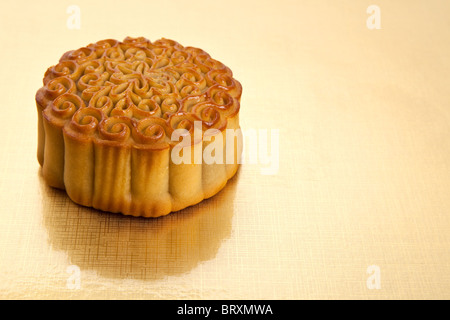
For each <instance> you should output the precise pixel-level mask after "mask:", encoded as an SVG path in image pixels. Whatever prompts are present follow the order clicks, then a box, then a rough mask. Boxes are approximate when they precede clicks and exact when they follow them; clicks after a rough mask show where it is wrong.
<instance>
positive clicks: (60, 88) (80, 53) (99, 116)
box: [36, 37, 242, 145]
mask: <svg viewBox="0 0 450 320" xmlns="http://www.w3.org/2000/svg"><path fill="white" fill-rule="evenodd" d="M43 82H44V86H43V87H42V88H41V89H40V90H39V91H38V94H37V96H36V101H37V103H38V106H40V108H41V110H42V111H44V112H46V113H49V114H51V117H52V118H53V119H55V121H59V123H61V121H63V122H69V125H70V127H71V128H72V129H73V130H75V131H77V132H78V133H79V134H80V135H81V136H83V135H85V136H92V135H93V134H94V133H95V136H96V137H97V138H98V139H101V140H105V141H116V142H124V141H132V142H135V143H137V144H146V145H151V144H155V143H159V144H160V143H161V141H166V142H168V139H167V134H168V133H170V132H171V131H173V129H174V126H175V127H177V126H186V127H189V126H190V123H191V122H192V121H202V124H203V130H206V129H208V128H218V129H224V128H226V124H227V119H228V118H229V117H233V116H234V115H236V114H237V113H238V112H239V104H240V102H239V101H240V96H241V93H242V87H241V85H240V83H239V82H238V81H237V80H235V79H234V78H233V74H232V72H231V70H230V69H229V68H227V67H226V66H225V65H223V64H222V63H221V62H219V61H216V60H214V59H212V58H211V57H210V56H209V54H207V53H206V52H204V51H203V50H201V49H197V48H192V47H183V46H182V45H180V44H179V43H177V42H175V41H173V40H168V39H160V40H157V41H155V42H151V41H149V40H148V39H146V38H143V37H140V38H130V37H127V38H126V39H124V40H123V41H122V42H120V41H117V40H112V39H107V40H102V41H98V42H96V43H93V44H90V45H88V46H86V47H83V48H80V49H77V50H73V51H69V52H67V53H65V54H64V55H63V56H62V57H61V59H60V61H59V63H58V64H57V65H55V66H52V67H50V68H49V69H48V70H47V72H46V73H45V76H44V81H43ZM47 109H51V110H47ZM82 109H86V110H82ZM180 118H183V119H182V120H181V121H180V120H179V119H180ZM144 120H145V121H144ZM189 132H192V130H190V131H189Z"/></svg>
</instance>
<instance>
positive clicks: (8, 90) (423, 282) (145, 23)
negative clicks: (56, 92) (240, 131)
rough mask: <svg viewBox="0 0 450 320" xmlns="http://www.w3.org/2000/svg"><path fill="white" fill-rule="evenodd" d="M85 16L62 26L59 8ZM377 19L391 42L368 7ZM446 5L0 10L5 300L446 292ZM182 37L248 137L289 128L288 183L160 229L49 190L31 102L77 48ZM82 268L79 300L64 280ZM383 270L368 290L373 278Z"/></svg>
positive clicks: (244, 183)
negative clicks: (376, 9) (216, 79)
mask: <svg viewBox="0 0 450 320" xmlns="http://www.w3.org/2000/svg"><path fill="white" fill-rule="evenodd" d="M71 4H76V5H78V6H79V7H80V8H81V29H80V30H69V29H68V28H67V27H66V21H67V18H68V17H69V15H68V14H67V13H66V9H67V7H68V6H69V5H71ZM371 4H376V5H378V6H380V8H381V26H382V29H381V30H368V28H367V27H366V19H367V18H368V16H369V15H368V14H367V13H366V9H367V7H368V6H369V5H371ZM449 10H450V3H449V2H448V1H446V0H442V1H437V0H434V1H430V0H429V1H412V0H411V1H400V0H398V1H387V0H370V1H365V0H359V1H355V0H339V1H337V0H336V1H334V0H327V1H324V0H309V1H273V0H271V1H263V0H259V1H247V2H245V1H242V0H240V1H235V0H233V1H220V2H219V1H195V0H192V1H153V0H151V1H132V0H130V1H114V0H109V1H81V0H70V1H53V2H50V1H16V0H13V1H10V0H7V1H5V0H2V1H1V4H0V27H1V29H0V40H1V44H2V46H1V49H0V58H1V62H2V67H1V69H2V72H1V76H0V93H1V99H2V106H1V115H0V135H1V140H0V177H1V178H0V212H1V216H0V298H56V299H60V298H136V299H139V298H154V299H168V298H170V299H171V298H175V299H177V298H181V299H197V298H206V299H229V298H230V299H301V298H307V299H309V298H325V299H327V298H337V299H341V298H350V299H353V298H356V299H379V298H418V299H422V298H446V299H448V298H450V253H449V249H450V193H449V191H450V170H449V169H450V94H449V91H450V90H449V88H450V76H449V74H450V59H449V57H450V44H449V39H450V20H449V18H448V12H449ZM127 35H130V36H145V37H147V38H149V39H151V40H156V39H158V38H160V37H166V38H171V39H174V40H177V41H179V42H180V43H181V44H183V45H191V46H196V47H200V48H202V49H204V50H205V51H207V52H209V53H210V54H211V55H212V57H214V58H216V59H218V60H220V61H222V62H224V63H225V64H226V65H228V66H229V67H230V68H231V69H232V70H233V71H234V74H235V77H236V78H237V79H238V80H240V81H241V82H242V85H243V88H244V92H243V97H242V105H241V112H240V114H241V124H242V127H243V128H244V129H247V128H254V129H258V128H259V129H279V130H280V153H279V156H280V167H279V172H278V174H277V175H273V176H264V175H261V168H262V167H264V165H250V164H248V165H243V166H242V167H241V169H240V171H239V174H238V176H237V177H236V178H234V179H233V180H232V181H231V182H230V183H229V185H228V186H227V187H226V189H224V190H223V191H222V192H221V193H220V194H218V195H217V196H215V197H214V198H212V199H210V200H207V201H205V202H202V203H201V204H199V205H197V206H194V207H191V208H188V209H186V210H183V211H182V212H179V213H177V214H174V215H170V216H167V217H165V218H161V219H157V220H145V219H136V218H130V217H123V216H120V215H116V214H107V213H101V212H99V211H96V210H92V209H89V208H83V207H80V206H77V205H75V204H73V203H72V202H71V201H70V200H69V199H68V198H67V196H66V195H65V193H64V192H61V191H58V190H54V189H51V188H49V187H47V186H46V185H45V184H44V182H43V180H42V178H41V176H40V171H39V165H38V162H37V160H36V142H37V136H36V134H37V127H36V124H37V118H36V109H35V104H34V94H35V91H36V90H37V89H38V88H39V87H40V86H41V80H42V77H43V74H44V72H45V70H46V68H47V67H49V66H50V65H53V64H55V63H56V62H57V60H58V59H59V57H60V56H61V55H62V54H63V53H64V52H65V51H67V50H70V49H76V48H79V47H81V46H85V45H87V44H89V43H91V42H95V41H97V40H100V39H105V38H117V39H123V38H124V37H125V36H127ZM69 265H77V266H79V267H80V269H81V289H80V290H70V289H68V288H67V287H66V281H67V279H68V277H69V274H68V273H67V272H66V268H67V267H68V266H69ZM371 265H377V266H379V267H380V270H381V289H380V290H369V289H368V288H367V286H366V280H367V278H368V276H369V275H368V274H367V273H366V270H367V268H368V267H369V266H371Z"/></svg>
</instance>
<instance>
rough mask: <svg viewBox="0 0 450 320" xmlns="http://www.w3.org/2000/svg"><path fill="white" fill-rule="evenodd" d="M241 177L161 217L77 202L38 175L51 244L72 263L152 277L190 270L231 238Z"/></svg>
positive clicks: (103, 271)
mask: <svg viewBox="0 0 450 320" xmlns="http://www.w3.org/2000/svg"><path fill="white" fill-rule="evenodd" d="M238 175H239V172H238V173H237V174H236V176H235V177H234V178H233V179H231V180H230V181H229V182H228V184H227V185H226V187H225V188H224V189H223V190H222V191H221V192H219V193H218V194H217V195H216V196H214V197H212V198H210V199H207V200H204V201H203V202H201V203H199V204H198V205H195V206H193V207H189V208H186V209H184V210H181V211H179V212H176V213H172V214H169V215H168V216H165V217H162V218H157V219H146V218H135V217H128V216H123V215H120V214H113V213H107V212H101V211H98V210H95V209H92V208H86V207H82V206H79V205H77V204H75V203H73V202H72V201H71V200H70V199H69V198H68V196H67V195H66V193H65V192H64V191H61V190H57V189H53V188H51V187H49V186H47V185H46V183H45V182H44V180H43V179H42V177H40V187H41V193H42V214H43V220H44V225H45V227H46V228H47V230H48V234H49V242H50V244H51V245H52V246H53V248H55V249H57V250H64V251H65V252H67V254H68V255H69V259H70V263H71V264H75V265H77V266H79V267H80V268H81V270H85V269H89V270H95V271H96V272H97V273H98V274H99V275H102V276H105V277H111V278H137V279H144V280H152V279H160V278H163V277H164V276H169V275H177V274H182V273H185V272H188V271H190V270H191V269H193V268H194V267H195V266H197V265H198V264H199V263H200V262H201V261H206V260H210V259H212V258H214V256H215V255H216V253H217V251H218V249H219V247H220V245H221V242H222V241H223V240H224V239H225V238H227V237H229V235H230V233H231V220H232V216H233V210H234V209H233V208H234V206H233V202H234V195H235V191H236V185H237V180H238V177H237V176H238Z"/></svg>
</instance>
